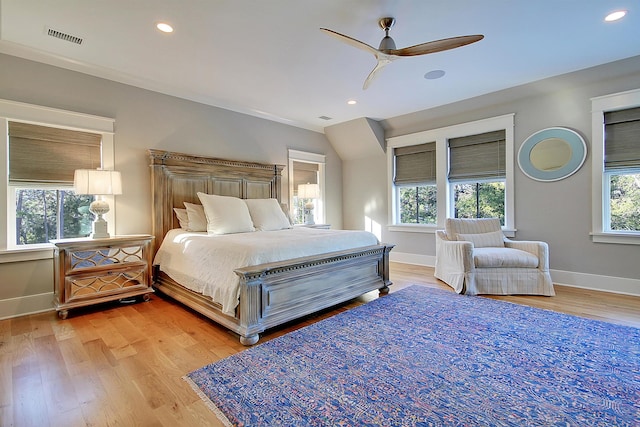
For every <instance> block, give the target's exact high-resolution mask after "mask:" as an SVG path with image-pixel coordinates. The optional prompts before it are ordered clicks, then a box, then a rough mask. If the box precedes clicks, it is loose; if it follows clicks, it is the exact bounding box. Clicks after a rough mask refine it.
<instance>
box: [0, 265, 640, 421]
mask: <svg viewBox="0 0 640 427" xmlns="http://www.w3.org/2000/svg"><path fill="white" fill-rule="evenodd" d="M391 279H392V281H393V282H394V285H393V286H392V287H391V291H392V292H395V291H398V290H399V289H402V288H404V287H406V286H409V285H412V284H416V285H421V286H427V287H434V288H440V289H446V290H449V291H450V290H451V289H450V288H449V287H448V286H446V285H445V284H444V283H442V282H439V281H438V280H436V279H434V277H433V269H432V268H428V267H418V266H411V265H406V264H398V263H392V265H391ZM556 292H557V296H555V297H551V298H549V297H536V296H528V297H524V296H510V297H493V298H496V299H503V300H508V301H512V302H517V303H521V304H527V305H531V306H535V307H539V308H544V309H550V310H555V311H562V312H565V313H570V314H575V315H579V316H584V317H590V318H594V319H599V320H604V321H608V322H613V323H618V324H624V325H630V326H634V327H640V297H630V296H624V295H616V294H609V293H603V292H595V291H585V290H581V289H575V288H568V287H563V286H556ZM376 297H377V295H376V292H373V293H369V294H367V295H364V296H363V297H361V298H358V299H357V300H354V301H351V302H349V303H347V304H345V305H342V306H340V307H337V308H334V309H332V310H328V311H325V312H323V313H320V314H317V315H314V316H310V317H307V318H305V319H302V320H301V321H299V322H295V323H292V324H288V325H285V326H283V327H281V328H277V329H275V330H271V331H268V332H267V333H265V334H263V335H262V337H261V342H264V341H266V340H269V339H272V338H274V337H276V336H279V335H282V334H285V333H287V332H289V331H291V330H294V329H297V328H300V327H302V326H305V325H308V324H310V323H313V322H315V321H317V320H319V319H322V318H325V317H328V316H331V315H334V314H336V313H338V312H340V311H344V310H348V309H349V308H352V307H355V306H357V305H359V304H362V303H364V302H366V301H370V300H372V299H374V298H376ZM244 348H245V347H244V346H242V345H241V344H240V343H239V342H238V338H237V336H235V335H234V334H233V333H231V332H229V331H226V330H225V329H224V328H222V327H219V326H217V325H216V324H214V323H211V322H210V321H208V320H206V319H204V318H203V317H201V316H199V315H197V314H195V313H194V312H192V311H190V310H188V309H185V308H184V307H183V306H181V305H179V304H177V303H175V302H173V301H171V300H170V299H167V298H163V297H161V296H159V295H154V296H153V297H152V299H151V301H150V302H148V303H137V304H130V305H122V304H119V303H115V304H105V305H102V306H100V307H92V308H85V309H78V310H75V311H72V312H71V313H70V314H69V318H68V319H67V320H59V319H58V318H57V316H56V314H55V313H54V312H49V313H43V314H37V315H31V316H24V317H20V318H15V319H9V320H3V321H0V426H5V427H8V426H20V427H31V426H34V427H35V426H37V427H45V426H65V427H67V426H69V427H72V426H127V427H128V426H171V427H175V426H221V425H222V424H221V423H220V422H219V421H218V420H217V418H216V416H215V415H214V414H213V412H211V411H210V410H209V409H208V408H207V407H206V406H205V404H204V403H203V402H202V401H201V400H200V399H199V398H198V396H196V394H195V393H194V392H193V391H192V390H191V388H190V387H189V386H188V385H187V384H186V383H185V382H184V381H183V380H182V377H183V376H184V375H185V374H187V373H189V372H190V371H192V370H195V369H197V368H200V367H202V366H204V365H206V364H209V363H211V362H214V361H216V360H219V359H221V358H224V357H227V356H229V355H232V354H234V353H237V352H239V351H241V350H243V349H244Z"/></svg>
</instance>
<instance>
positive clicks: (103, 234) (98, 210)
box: [89, 200, 111, 239]
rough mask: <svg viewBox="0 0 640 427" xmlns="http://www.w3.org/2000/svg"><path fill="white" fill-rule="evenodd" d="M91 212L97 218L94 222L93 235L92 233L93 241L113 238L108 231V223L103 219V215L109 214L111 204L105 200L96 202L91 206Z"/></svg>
mask: <svg viewBox="0 0 640 427" xmlns="http://www.w3.org/2000/svg"><path fill="white" fill-rule="evenodd" d="M89 212H91V213H93V214H94V215H95V216H96V219H95V220H94V221H93V233H91V235H90V237H91V238H92V239H108V238H109V237H111V236H109V232H108V231H107V221H105V219H104V218H103V217H102V215H104V214H106V213H107V212H109V203H107V202H106V201H104V200H94V201H93V202H91V204H90V205H89Z"/></svg>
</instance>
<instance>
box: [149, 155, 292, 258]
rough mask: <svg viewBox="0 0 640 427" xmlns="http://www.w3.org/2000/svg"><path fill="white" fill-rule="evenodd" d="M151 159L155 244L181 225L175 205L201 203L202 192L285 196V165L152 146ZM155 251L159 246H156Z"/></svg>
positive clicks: (252, 195) (260, 197) (261, 196)
mask: <svg viewBox="0 0 640 427" xmlns="http://www.w3.org/2000/svg"><path fill="white" fill-rule="evenodd" d="M149 157H150V160H151V164H150V166H151V197H152V205H151V206H152V208H151V215H152V228H153V235H154V236H155V248H156V249H157V248H159V247H160V243H162V239H163V238H164V236H165V234H167V232H168V231H169V230H171V229H172V228H177V227H179V224H178V219H177V217H176V216H175V214H174V212H173V208H184V204H183V202H189V203H196V204H200V200H199V199H198V195H197V193H198V192H202V193H207V194H217V195H220V196H233V197H239V198H242V199H268V198H273V199H277V200H278V202H282V200H281V180H282V177H281V174H282V170H283V169H284V166H283V165H276V164H267V163H254V162H243V161H235V160H225V159H217V158H213V157H203V156H193V155H189V154H182V153H175V152H170V151H163V150H154V149H150V150H149ZM154 253H155V250H154Z"/></svg>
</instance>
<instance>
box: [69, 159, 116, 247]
mask: <svg viewBox="0 0 640 427" xmlns="http://www.w3.org/2000/svg"><path fill="white" fill-rule="evenodd" d="M73 186H74V190H75V193H76V194H91V195H94V196H98V197H97V198H96V200H94V201H93V202H91V205H89V211H90V212H91V213H92V214H94V215H95V216H96V218H95V220H94V221H93V232H92V233H91V237H92V238H93V239H108V238H109V237H110V236H109V233H108V232H107V221H106V220H105V219H104V218H103V217H102V215H104V214H106V213H107V212H109V203H107V201H106V200H103V199H101V198H100V196H108V195H117V194H122V181H121V179H120V172H117V171H111V170H103V169H76V171H75V173H74V176H73Z"/></svg>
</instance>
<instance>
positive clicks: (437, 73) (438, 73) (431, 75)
mask: <svg viewBox="0 0 640 427" xmlns="http://www.w3.org/2000/svg"><path fill="white" fill-rule="evenodd" d="M445 74H446V73H445V72H444V70H432V71H429V72H428V73H427V74H425V75H424V78H425V79H427V80H435V79H439V78H440V77H442V76H444V75H445Z"/></svg>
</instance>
